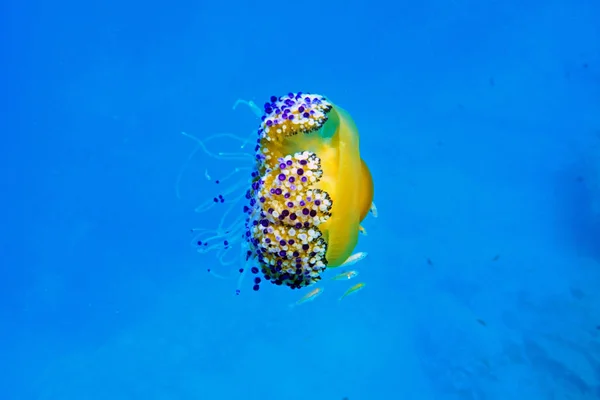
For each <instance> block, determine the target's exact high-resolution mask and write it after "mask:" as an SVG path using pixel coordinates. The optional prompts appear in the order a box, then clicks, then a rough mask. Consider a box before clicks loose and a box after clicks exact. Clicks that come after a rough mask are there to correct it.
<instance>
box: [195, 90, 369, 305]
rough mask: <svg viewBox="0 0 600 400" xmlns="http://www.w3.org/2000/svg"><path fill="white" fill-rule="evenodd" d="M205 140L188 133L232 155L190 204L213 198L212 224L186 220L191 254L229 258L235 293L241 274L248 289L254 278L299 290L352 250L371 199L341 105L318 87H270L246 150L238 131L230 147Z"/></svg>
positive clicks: (223, 261) (209, 206) (207, 206)
mask: <svg viewBox="0 0 600 400" xmlns="http://www.w3.org/2000/svg"><path fill="white" fill-rule="evenodd" d="M242 103H243V104H246V105H248V106H249V107H250V108H251V110H253V111H254V112H255V113H257V114H258V113H259V112H260V110H259V111H257V107H256V106H255V104H254V103H251V102H242ZM238 104H240V103H239V102H236V105H238ZM220 138H223V135H220ZM213 139H214V137H209V138H206V139H204V140H199V139H195V138H194V140H196V141H197V142H198V146H197V148H196V150H195V151H202V152H204V153H205V155H207V156H209V157H213V158H219V159H221V160H223V159H226V160H232V161H235V162H236V163H238V164H236V167H235V168H234V169H233V170H232V171H231V172H230V173H229V174H227V175H226V176H225V177H224V179H221V180H220V181H219V184H220V187H221V192H219V193H217V194H216V195H215V196H214V197H212V198H210V199H208V200H207V201H206V202H205V203H203V204H202V205H200V206H199V207H198V208H197V209H196V211H198V212H207V211H209V210H213V209H215V208H217V207H223V208H222V210H221V211H220V212H221V213H222V214H221V215H222V217H223V218H222V219H221V223H220V224H219V225H218V226H217V227H216V229H194V230H193V231H194V232H195V233H196V236H195V237H194V239H193V242H194V245H195V246H197V249H198V251H199V252H200V253H208V252H213V251H215V252H216V254H217V259H218V261H219V264H220V266H230V267H231V266H232V265H234V266H235V268H233V270H234V274H233V276H235V275H236V274H237V276H238V286H237V289H236V294H239V293H240V290H241V289H240V288H241V285H242V282H243V281H244V277H245V276H247V275H248V274H249V273H250V274H251V275H252V277H253V278H252V288H253V290H254V291H258V290H259V289H260V285H261V284H262V283H264V282H269V283H271V284H274V285H277V286H287V287H289V288H291V289H300V288H303V287H306V286H311V285H314V284H315V283H316V282H318V281H319V280H321V276H322V275H323V273H324V272H325V271H326V270H327V269H328V268H336V267H339V266H341V265H343V264H344V262H345V261H346V260H347V259H348V258H349V257H351V256H352V253H353V250H354V248H355V247H356V245H357V242H358V239H359V233H360V232H361V231H362V227H361V222H362V221H363V220H364V219H365V218H366V216H367V215H368V214H369V212H370V211H372V212H374V211H375V208H374V205H373V196H374V185H373V178H372V176H371V173H370V171H369V168H368V167H367V164H366V163H365V162H364V160H363V159H362V158H361V155H360V146H359V144H360V143H359V134H358V129H357V127H356V125H355V123H354V121H353V120H352V118H351V116H350V114H349V113H348V112H347V111H345V110H344V109H342V108H340V107H339V106H337V105H335V104H334V103H332V102H331V101H329V100H328V99H326V98H325V97H324V96H321V95H318V94H310V93H302V92H298V93H289V94H287V95H285V96H281V97H276V96H272V97H271V98H270V101H268V102H267V103H265V104H264V113H263V114H262V115H261V117H260V123H259V127H258V130H257V131H255V133H254V138H253V139H252V140H251V143H252V144H253V145H254V148H253V149H252V150H250V151H248V146H247V144H248V142H249V140H248V139H247V138H241V137H237V136H234V135H230V139H233V140H236V141H238V142H239V143H240V152H239V153H223V152H212V151H210V150H209V148H208V145H207V143H208V142H209V141H211V140H213ZM240 162H241V163H242V164H239V163H240ZM244 174H245V175H244ZM237 176H242V177H243V178H241V179H237V180H236V179H234V177H237ZM226 181H230V182H229V183H227V182H226ZM225 221H228V222H225ZM210 272H211V273H212V274H213V275H215V276H217V277H220V278H227V277H229V276H230V275H228V274H223V273H222V272H221V271H215V269H214V268H211V269H210Z"/></svg>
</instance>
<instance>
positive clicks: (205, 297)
mask: <svg viewBox="0 0 600 400" xmlns="http://www.w3.org/2000/svg"><path fill="white" fill-rule="evenodd" d="M598 21H600V4H599V3H598V2H597V1H596V0H562V1H558V0H550V1H529V2H521V1H514V0H513V1H475V0H453V1H439V2H436V1H422V2H414V3H409V2H404V1H402V2H373V1H369V2H356V1H354V2H353V1H344V2H341V1H339V2H335V1H329V2H321V3H317V2H273V3H271V4H269V3H265V2H257V1H252V2H235V1H234V2H214V3H208V2H202V1H200V2H192V1H185V0H184V1H174V2H163V3H160V2H148V1H145V2H141V1H138V2H134V1H124V2H116V1H112V2H111V1H108V2H100V1H92V2H89V1H61V0H58V1H52V2H50V1H45V2H44V1H39V0H38V1H16V0H5V1H3V2H2V4H1V9H0V40H1V45H2V51H1V57H2V59H1V60H0V69H1V72H2V73H1V74H0V84H1V85H2V86H1V87H0V93H2V100H1V101H2V104H1V111H0V122H1V124H2V125H1V126H0V129H1V134H2V138H3V141H2V143H3V144H2V146H1V147H0V167H1V178H2V179H1V181H0V182H1V183H2V194H1V200H0V201H1V203H0V205H1V206H2V217H1V220H0V221H2V222H1V226H0V228H1V231H0V232H1V237H0V239H1V240H0V251H1V253H0V268H1V271H2V277H1V278H0V300H1V303H0V317H1V325H0V388H1V389H0V390H1V393H0V399H2V400H5V399H6V400H28V399H37V400H86V399H90V400H96V399H102V400H106V399H111V400H121V399H123V400H124V399H144V400H154V399H223V400H228V399H260V400H272V399H273V400H296V399H298V400H300V399H302V400H304V399H309V398H310V399H319V400H320V399H327V400H341V399H342V398H344V397H348V399H350V400H360V399H369V400H380V399H381V400H383V399H386V400H387V399H417V400H420V399H423V400H427V399H440V400H443V399H473V400H481V399H498V400H500V399H507V398H510V399H597V398H600V330H599V329H598V325H600V290H599V288H600V228H599V225H600V214H594V207H595V206H594V204H598V203H600V150H599V145H600V23H599V22H598ZM289 91H310V92H316V93H322V94H324V95H326V96H328V97H329V98H331V99H332V100H333V101H335V102H336V103H338V104H339V105H341V106H342V107H344V108H345V109H347V110H348V111H349V112H350V113H351V114H352V116H353V117H354V118H355V120H356V122H357V124H358V126H359V128H360V131H361V145H362V153H363V157H364V158H365V159H366V160H367V162H368V163H369V165H370V168H371V170H372V173H373V175H374V180H375V184H376V203H377V205H378V208H379V218H378V219H373V218H369V219H368V220H367V221H366V223H365V225H366V228H367V230H368V233H369V235H368V236H367V237H363V238H361V242H360V243H359V246H358V248H357V250H361V251H368V252H369V256H368V257H367V259H366V260H365V261H363V262H362V263H360V264H357V268H358V269H359V270H360V272H361V275H360V277H359V279H361V280H362V281H364V282H366V283H367V287H366V289H364V290H363V291H361V292H360V293H358V294H357V295H356V296H353V297H349V298H347V299H345V300H344V301H343V302H338V301H337V298H338V297H339V296H340V295H341V293H343V291H344V290H345V289H346V287H347V284H344V283H339V282H326V283H325V286H326V287H327V290H326V291H325V293H324V294H323V295H322V296H321V297H319V298H318V299H316V300H315V301H314V302H311V303H308V304H304V305H302V306H301V307H296V308H294V309H292V310H290V309H289V308H288V304H289V303H291V302H294V301H295V300H297V299H298V297H299V295H301V294H299V293H298V292H291V291H289V290H287V289H286V288H280V287H274V286H273V287H269V286H264V287H263V288H262V289H261V291H260V292H259V293H254V292H252V291H248V290H246V291H245V293H243V295H242V296H239V297H236V296H234V295H233V289H234V288H235V282H233V281H222V280H218V279H214V278H212V277H211V276H209V275H208V274H207V273H206V268H208V267H212V268H218V266H217V264H216V261H215V258H214V255H206V256H201V255H199V254H197V253H195V252H194V250H193V249H192V248H191V247H190V246H189V240H190V233H189V229H190V228H192V227H203V226H206V227H209V226H214V224H216V223H217V222H218V216H217V215H214V214H213V215H208V216H207V215H197V214H194V212H193V209H194V206H195V205H196V204H198V203H200V202H201V201H202V200H204V199H205V198H206V197H207V196H212V195H213V193H212V191H211V189H212V186H209V185H208V183H207V181H205V180H204V177H203V176H202V173H201V171H204V168H210V169H211V174H213V175H215V174H216V175H218V173H219V172H220V173H224V172H225V171H226V170H225V169H221V168H225V166H220V165H219V166H217V165H212V164H211V162H210V160H207V159H205V158H202V157H198V158H196V159H195V160H194V163H193V165H192V166H191V170H190V171H198V174H197V175H196V176H195V175H194V174H193V173H192V174H190V173H188V174H186V175H185V179H184V180H183V183H182V185H183V186H182V187H183V188H185V189H186V190H184V192H185V193H184V194H183V193H182V196H181V199H179V198H177V196H176V193H175V182H176V179H177V175H178V173H179V170H180V168H181V165H182V164H183V163H184V161H185V159H186V157H187V156H188V154H189V152H190V151H191V150H192V149H193V148H194V143H193V142H192V141H191V140H189V139H187V138H185V137H183V136H181V135H180V134H179V133H180V132H181V131H186V132H189V133H190V134H194V135H196V136H198V137H200V138H202V137H205V136H207V135H209V134H211V133H215V132H233V133H239V134H240V135H244V136H245V135H246V134H247V133H249V132H250V131H251V130H252V129H254V128H255V127H256V125H257V122H256V120H255V119H253V115H252V114H251V113H250V112H248V110H247V109H243V108H242V109H239V110H236V111H235V112H234V111H232V110H231V106H232V105H233V103H234V101H235V100H236V99H238V98H242V99H247V100H254V101H256V102H257V103H259V104H262V103H263V102H264V101H265V100H266V99H268V97H269V96H270V95H272V94H276V95H280V94H284V93H287V92H289ZM231 167H232V165H229V166H227V168H231ZM188 172H189V171H188ZM596 202H598V203H596ZM598 209H600V207H598ZM497 256H499V258H498V259H497V260H495V261H494V259H495V258H497ZM428 259H429V260H430V261H431V265H430V263H428V262H427V260H428ZM351 282H352V281H351ZM246 289H247V287H246ZM478 320H480V321H478ZM484 323H485V325H484Z"/></svg>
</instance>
